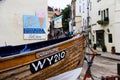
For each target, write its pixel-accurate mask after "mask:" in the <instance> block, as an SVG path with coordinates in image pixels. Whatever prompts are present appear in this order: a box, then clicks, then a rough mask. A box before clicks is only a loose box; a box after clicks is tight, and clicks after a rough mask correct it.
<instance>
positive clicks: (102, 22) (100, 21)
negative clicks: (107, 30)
mask: <svg viewBox="0 0 120 80" xmlns="http://www.w3.org/2000/svg"><path fill="white" fill-rule="evenodd" d="M97 23H98V24H100V25H108V24H109V21H104V20H98V21H97Z"/></svg>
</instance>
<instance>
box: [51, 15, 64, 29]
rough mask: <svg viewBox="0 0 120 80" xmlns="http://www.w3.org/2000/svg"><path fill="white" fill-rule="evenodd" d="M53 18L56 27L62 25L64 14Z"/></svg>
mask: <svg viewBox="0 0 120 80" xmlns="http://www.w3.org/2000/svg"><path fill="white" fill-rule="evenodd" d="M53 20H54V28H61V27H62V16H59V17H56V18H54V19H53Z"/></svg>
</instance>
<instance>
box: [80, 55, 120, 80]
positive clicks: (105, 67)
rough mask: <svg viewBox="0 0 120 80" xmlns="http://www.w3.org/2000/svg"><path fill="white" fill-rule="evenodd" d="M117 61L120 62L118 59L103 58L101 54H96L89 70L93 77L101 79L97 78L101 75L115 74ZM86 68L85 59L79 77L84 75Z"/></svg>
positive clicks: (96, 79)
mask: <svg viewBox="0 0 120 80" xmlns="http://www.w3.org/2000/svg"><path fill="white" fill-rule="evenodd" d="M117 63H120V61H116V60H111V59H107V58H103V57H101V56H96V57H95V59H94V62H93V65H92V68H91V72H92V74H93V75H94V79H95V80H101V79H99V78H100V77H101V76H112V75H116V74H117ZM86 69H87V63H86V61H85V62H84V66H83V71H82V73H81V78H82V77H83V76H84V74H85V71H86ZM96 77H97V78H96ZM80 80H81V79H80Z"/></svg>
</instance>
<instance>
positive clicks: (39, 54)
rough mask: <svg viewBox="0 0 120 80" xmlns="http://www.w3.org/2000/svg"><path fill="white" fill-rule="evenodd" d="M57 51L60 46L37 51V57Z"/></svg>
mask: <svg viewBox="0 0 120 80" xmlns="http://www.w3.org/2000/svg"><path fill="white" fill-rule="evenodd" d="M57 51H58V48H53V49H50V50H47V51H43V52H40V53H36V58H40V57H41V56H45V55H48V54H51V53H55V52H57Z"/></svg>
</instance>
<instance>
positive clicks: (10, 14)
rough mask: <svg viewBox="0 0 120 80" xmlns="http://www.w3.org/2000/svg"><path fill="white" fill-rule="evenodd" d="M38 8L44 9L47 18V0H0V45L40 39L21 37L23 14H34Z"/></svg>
mask: <svg viewBox="0 0 120 80" xmlns="http://www.w3.org/2000/svg"><path fill="white" fill-rule="evenodd" d="M40 8H43V9H45V13H46V18H47V0H23V1H22V0H2V1H0V46H4V45H6V44H7V45H18V44H25V43H31V42H37V41H40V40H24V38H23V15H35V12H36V10H38V9H40Z"/></svg>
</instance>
